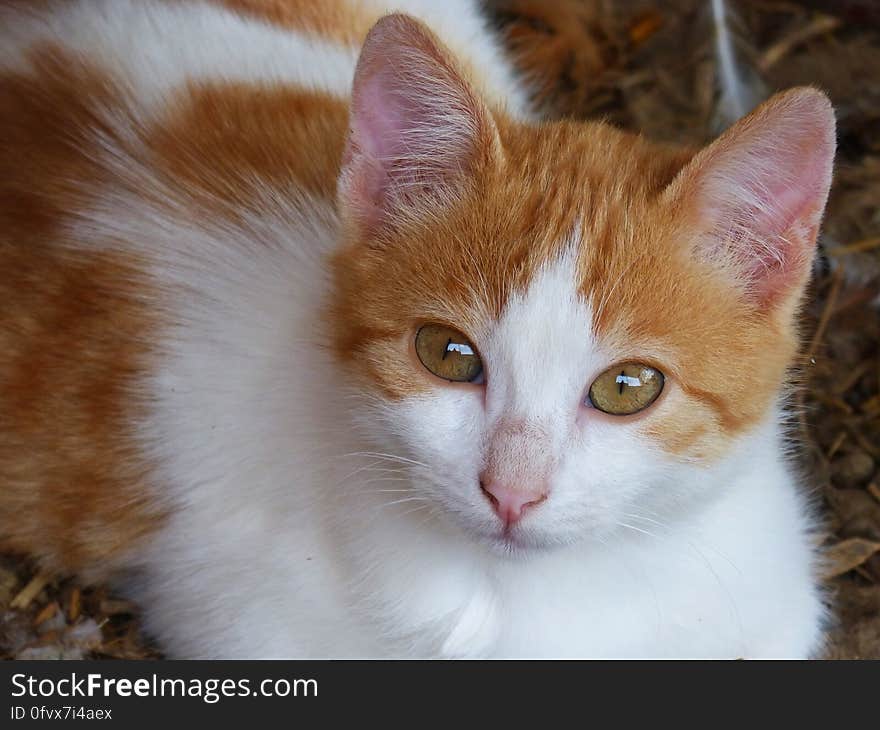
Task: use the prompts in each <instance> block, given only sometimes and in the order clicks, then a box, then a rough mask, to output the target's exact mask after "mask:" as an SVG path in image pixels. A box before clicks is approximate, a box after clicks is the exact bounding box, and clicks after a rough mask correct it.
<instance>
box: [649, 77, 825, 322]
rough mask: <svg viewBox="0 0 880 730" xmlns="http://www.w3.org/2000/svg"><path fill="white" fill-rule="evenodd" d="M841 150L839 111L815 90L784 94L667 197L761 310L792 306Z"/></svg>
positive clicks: (703, 247) (699, 161)
mask: <svg viewBox="0 0 880 730" xmlns="http://www.w3.org/2000/svg"><path fill="white" fill-rule="evenodd" d="M834 151H835V121H834V111H833V109H832V107H831V103H830V102H829V100H828V98H827V97H826V96H825V95H824V94H823V93H821V92H820V91H817V90H815V89H812V88H798V89H792V90H791V91H788V92H784V93H781V94H777V95H776V96H774V97H772V98H771V99H770V100H768V101H767V102H765V103H764V104H762V105H761V106H759V107H758V108H757V109H756V110H755V111H753V112H752V113H751V114H750V115H749V116H747V117H745V118H744V119H742V120H740V121H739V122H737V123H736V124H735V125H734V126H732V127H731V128H730V129H729V130H727V131H726V132H725V133H724V134H722V135H721V136H720V137H719V138H718V139H717V140H716V141H715V142H713V143H712V144H711V145H709V146H708V147H707V148H705V149H704V150H702V151H701V152H699V153H698V154H697V155H696V156H695V157H694V158H693V159H692V160H691V161H690V162H689V163H688V164H687V165H686V166H685V168H684V169H683V170H682V171H681V172H680V173H679V175H678V176H677V178H676V179H675V181H674V182H673V183H672V184H671V185H670V186H669V188H668V189H667V190H666V191H665V192H664V195H665V196H666V197H667V201H668V202H669V203H670V204H671V205H672V206H673V209H674V210H675V212H676V215H679V216H684V218H683V219H682V220H683V221H684V225H685V226H686V227H687V229H688V230H690V231H693V230H696V231H698V235H697V237H696V241H695V246H696V250H695V251H694V252H693V253H694V254H695V255H696V256H698V257H699V258H702V259H704V260H706V261H707V262H709V263H710V264H713V265H715V266H719V267H722V268H723V269H724V270H725V271H726V272H728V273H730V275H731V276H732V277H733V278H734V279H735V280H736V283H737V284H738V285H740V286H741V287H742V288H743V290H744V291H745V292H746V294H747V296H749V297H750V298H751V299H752V300H753V301H754V302H755V303H756V304H758V305H759V306H762V307H766V306H773V305H775V304H777V303H781V302H783V301H791V300H792V299H793V297H794V296H797V295H799V294H800V292H801V291H802V289H803V287H804V285H805V283H806V281H807V280H808V278H809V273H810V263H811V261H812V259H813V253H814V250H815V243H816V237H817V235H818V231H819V225H820V223H821V221H822V215H823V212H824V210H825V203H826V201H827V199H828V190H829V187H830V185H831V173H832V167H833V162H834Z"/></svg>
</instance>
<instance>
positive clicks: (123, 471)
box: [0, 0, 835, 658]
mask: <svg viewBox="0 0 880 730" xmlns="http://www.w3.org/2000/svg"><path fill="white" fill-rule="evenodd" d="M392 10H394V11H395V12H392V13H386V6H385V3H383V2H379V0H376V2H372V1H370V2H359V3H356V2H353V1H351V0H329V1H328V2H320V3H317V2H314V3H311V2H307V1H306V0H287V2H284V1H283V0H274V1H270V0H266V1H265V2H261V0H227V1H226V2H196V1H192V2H190V1H186V0H170V1H164V0H138V1H135V0H71V1H69V2H53V1H51V0H48V1H47V2H41V3H36V4H23V3H16V2H12V3H6V5H5V6H4V8H3V9H2V11H0V12H2V18H0V28H2V31H0V34H2V45H0V49H2V51H0V57H2V81H0V88H2V100H0V145H2V146H0V165H2V174H0V301H2V302H3V307H2V313H0V543H2V547H3V548H4V549H6V550H13V551H18V552H22V553H27V554H30V555H34V556H36V557H37V558H38V559H40V560H41V561H42V565H43V566H44V567H45V568H46V569H47V570H52V571H58V572H62V573H71V572H75V573H78V574H80V575H81V576H82V577H83V579H84V580H88V581H91V580H110V579H112V580H113V581H115V582H116V583H115V584H116V585H118V586H119V587H120V589H121V590H123V591H125V593H126V595H128V596H130V597H131V598H132V599H134V600H136V601H138V602H139V604H140V605H141V606H142V608H143V611H144V622H145V626H146V630H147V631H148V633H149V634H150V635H151V636H153V637H155V638H156V640H157V641H158V643H159V645H160V647H161V648H162V650H163V651H164V652H165V653H166V655H168V656H174V657H225V658H234V657H407V656H410V657H412V656H416V657H490V658H491V657H621V658H622V657H810V656H817V655H819V654H820V653H821V651H822V647H823V626H824V622H825V621H826V618H827V609H826V606H825V602H824V601H823V595H822V591H821V585H820V582H819V579H818V577H817V576H818V573H819V564H820V560H821V556H820V555H819V554H818V552H817V549H816V546H815V539H814V527H815V516H814V512H813V509H812V507H811V505H810V503H809V500H808V498H807V497H806V496H805V490H804V484H803V482H804V479H803V478H802V477H801V476H800V475H799V474H798V472H797V469H796V467H795V466H793V464H792V459H791V451H792V449H791V444H790V441H789V438H788V437H787V434H786V420H787V418H788V411H787V409H786V397H787V394H788V393H789V391H790V390H791V384H792V381H793V378H794V376H793V374H792V368H793V366H794V365H795V360H796V353H797V346H798V334H797V326H796V315H797V311H798V307H799V304H800V302H801V300H802V298H803V296H804V290H805V287H806V285H807V283H808V279H809V273H810V268H811V261H812V258H813V255H814V248H815V242H816V237H817V231H818V228H819V226H820V222H821V218H822V215H823V210H824V205H825V202H826V198H827V195H828V189H829V185H830V181H831V177H832V166H833V158H834V149H835V131H834V130H835V121H834V114H833V110H832V107H831V105H830V103H829V101H828V99H827V98H826V97H825V95H824V94H823V93H821V92H820V91H818V90H815V89H812V88H797V89H792V90H789V91H785V92H782V93H780V94H777V95H776V96H774V97H772V98H771V99H770V100H769V101H767V102H765V103H764V104H762V105H761V106H760V107H759V108H757V109H756V110H755V111H753V112H752V113H751V114H750V115H748V116H747V117H746V118H744V119H743V120H741V121H740V122H738V123H736V124H735V125H733V126H732V127H731V128H729V129H728V130H727V131H726V132H724V133H723V134H721V136H720V137H719V138H718V139H717V140H715V141H714V142H712V143H711V144H709V145H708V146H707V147H705V148H704V149H702V150H692V149H679V148H674V147H670V146H662V145H658V144H654V143H652V142H650V141H648V140H646V139H644V138H642V137H639V136H636V135H633V134H630V133H626V132H623V131H620V130H618V129H615V128H613V127H611V126H609V125H607V124H604V123H601V122H581V121H571V120H562V121H553V122H549V121H541V120H540V119H538V118H536V117H535V116H534V115H533V114H532V113H531V112H530V110H529V108H528V104H527V102H526V99H527V98H528V96H529V95H528V92H527V89H525V87H524V85H523V83H521V82H520V81H518V80H517V78H516V75H515V74H514V73H513V72H512V71H511V70H510V67H509V66H508V65H507V62H506V60H505V58H504V55H503V53H502V51H501V49H500V47H499V45H498V44H497V40H496V39H495V38H494V36H493V35H492V34H491V33H490V32H489V31H487V30H486V29H485V28H484V24H483V21H482V19H481V14H480V8H479V7H478V6H477V5H476V4H475V3H473V2H469V1H468V0H447V2H445V3H433V2H429V1H428V0H399V1H398V2H396V3H394V7H393V8H392Z"/></svg>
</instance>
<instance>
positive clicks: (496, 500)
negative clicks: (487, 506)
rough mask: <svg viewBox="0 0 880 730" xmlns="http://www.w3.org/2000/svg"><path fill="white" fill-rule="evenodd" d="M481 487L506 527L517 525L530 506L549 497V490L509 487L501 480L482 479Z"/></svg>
mask: <svg viewBox="0 0 880 730" xmlns="http://www.w3.org/2000/svg"><path fill="white" fill-rule="evenodd" d="M480 488H481V489H482V490H483V493H484V494H485V495H486V497H488V499H489V502H490V503H491V505H492V508H493V509H494V510H495V514H497V515H498V517H500V518H501V521H502V522H503V523H504V525H505V527H510V526H511V525H515V524H516V523H517V522H519V521H520V519H522V516H523V514H525V512H526V510H528V509H529V508H530V507H534V506H536V505H538V504H540V503H541V502H543V501H544V500H545V499H547V490H546V489H543V488H537V489H521V488H513V487H508V486H506V485H504V484H501V483H500V482H493V481H482V480H481V481H480Z"/></svg>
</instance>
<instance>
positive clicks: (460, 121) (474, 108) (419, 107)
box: [338, 14, 500, 233]
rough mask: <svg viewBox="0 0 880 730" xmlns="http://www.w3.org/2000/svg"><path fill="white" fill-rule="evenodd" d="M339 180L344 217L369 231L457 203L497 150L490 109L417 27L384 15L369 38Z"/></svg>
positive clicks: (403, 17) (407, 20)
mask: <svg viewBox="0 0 880 730" xmlns="http://www.w3.org/2000/svg"><path fill="white" fill-rule="evenodd" d="M349 127H350V130H349V137H348V142H347V145H346V149H345V153H344V156H343V161H342V170H341V173H340V178H339V189H338V194H339V202H340V206H341V208H342V211H343V215H344V216H345V217H346V218H347V220H348V221H349V222H350V223H353V224H354V225H355V226H357V228H358V229H359V230H360V231H362V232H367V233H369V232H376V231H377V229H380V228H381V227H383V226H387V225H394V224H395V223H396V222H400V221H402V220H406V219H407V218H412V217H418V216H419V215H420V214H422V213H428V214H436V211H437V208H438V207H441V206H444V205H448V204H450V203H452V202H454V201H455V200H456V199H457V197H459V196H461V195H462V194H463V193H464V191H465V190H466V189H467V184H468V181H469V179H470V178H471V176H472V175H473V174H474V172H475V171H476V170H477V169H478V167H479V166H480V165H481V164H485V163H486V162H487V161H488V160H489V159H490V158H491V157H492V156H493V155H496V154H498V153H499V150H500V143H499V141H498V133H497V130H496V128H495V123H494V121H493V120H492V116H491V114H490V113H489V111H488V109H487V108H486V107H485V105H484V104H483V102H482V101H481V100H480V99H479V97H478V96H477V95H476V93H475V92H474V91H473V89H472V88H471V87H470V85H469V84H468V82H467V81H466V80H465V79H464V77H463V76H462V74H461V72H460V71H459V69H458V68H457V67H456V64H455V61H454V60H453V59H452V57H451V56H450V54H449V53H448V52H447V51H446V50H445V49H444V48H443V46H442V45H441V43H440V42H439V41H438V40H437V38H436V37H435V36H434V35H433V34H432V33H431V31H429V30H428V29H427V28H426V27H425V26H424V25H422V24H421V23H420V22H418V21H417V20H414V19H413V18H411V17H409V16H406V15H400V14H395V15H388V16H386V17H384V18H382V19H381V20H380V21H379V22H378V23H376V25H375V26H373V29H372V30H371V31H370V32H369V34H368V35H367V38H366V41H365V42H364V46H363V49H362V51H361V55H360V59H359V61H358V64H357V69H356V71H355V76H354V86H353V88H352V101H351V112H350V120H349Z"/></svg>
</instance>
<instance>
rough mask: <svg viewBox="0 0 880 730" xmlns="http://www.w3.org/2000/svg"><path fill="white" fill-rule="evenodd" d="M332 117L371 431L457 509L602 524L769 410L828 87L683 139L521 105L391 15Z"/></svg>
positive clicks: (493, 534) (822, 146) (513, 523)
mask: <svg viewBox="0 0 880 730" xmlns="http://www.w3.org/2000/svg"><path fill="white" fill-rule="evenodd" d="M350 128H351V131H350V137H349V140H348V145H347V150H346V153H345V158H344V161H343V169H342V173H341V177H340V182H339V204H340V210H341V213H342V216H343V220H344V224H345V228H346V242H345V245H344V246H343V247H342V249H341V250H340V252H339V253H338V254H337V255H336V257H335V259H334V273H335V283H336V293H335V302H334V309H333V311H334V317H335V318H334V326H335V329H336V332H337V340H336V349H337V353H338V355H339V357H340V358H341V359H342V360H343V361H344V362H345V364H346V366H347V367H348V368H349V370H350V372H351V373H353V374H354V377H355V378H356V380H357V382H358V384H359V387H361V388H362V389H363V390H364V391H365V392H366V393H367V397H366V398H365V405H364V406H363V411H361V412H360V413H359V418H360V421H361V423H362V424H363V425H364V427H365V430H366V431H368V432H369V433H370V434H371V435H372V436H373V437H374V438H375V441H376V443H377V444H381V445H383V448H384V450H385V451H388V450H392V451H393V453H394V454H396V455H397V456H400V457H402V458H403V459H406V460H410V462H411V470H410V474H411V476H412V479H411V481H410V487H409V488H410V489H412V490H413V491H415V492H417V493H418V494H419V495H420V496H423V497H425V498H426V499H428V500H430V501H431V502H432V503H433V504H435V505H437V506H439V507H441V508H442V510H443V511H444V512H445V513H447V514H448V515H449V517H450V518H451V519H452V520H453V521H454V522H456V523H457V524H459V525H460V526H462V527H463V528H464V529H465V530H466V531H468V532H469V533H471V534H473V535H476V536H478V537H482V538H484V539H486V540H487V541H489V542H490V543H493V544H497V545H499V546H522V547H526V546H545V545H552V544H558V543H565V542H569V541H571V540H574V539H577V538H578V537H582V536H585V535H591V536H602V535H605V534H608V533H609V532H610V531H612V530H614V529H616V528H617V526H618V525H619V524H620V523H622V522H626V521H627V515H628V514H631V513H633V512H643V510H646V509H647V507H645V505H654V506H657V505H659V504H661V503H662V502H663V500H674V499H680V498H681V497H682V495H681V494H677V493H676V481H677V480H679V479H680V478H681V475H682V473H683V471H682V470H686V472H687V473H688V474H690V475H691V476H694V475H699V474H701V473H706V470H707V469H709V468H710V467H711V466H712V464H714V463H716V462H717V461H718V460H719V459H722V458H723V457H724V456H725V455H726V454H727V453H728V452H729V451H730V449H731V447H732V445H733V444H735V443H738V442H739V441H741V439H742V438H743V437H745V436H747V435H749V434H750V433H753V432H754V431H755V429H757V428H759V427H760V426H761V424H763V423H766V422H767V420H768V419H769V418H772V417H773V413H774V410H775V408H776V403H777V401H778V397H779V394H780V392H781V390H782V388H783V385H784V383H785V381H786V373H787V371H788V368H789V367H790V365H791V363H792V359H793V357H794V354H795V351H796V346H797V337H796V327H795V317H796V310H797V306H798V303H799V300H800V299H801V297H802V294H803V291H804V288H805V286H806V284H807V281H808V278H809V272H810V265H811V261H812V258H813V253H814V248H815V241H816V236H817V231H818V228H819V224H820V220H821V217H822V213H823V209H824V205H825V201H826V197H827V194H828V188H829V185H830V181H831V171H832V161H833V156H834V146H835V142H834V116H833V113H832V109H831V106H830V104H829V102H828V100H827V99H826V97H825V96H824V95H823V94H821V93H820V92H818V91H815V90H812V89H795V90H792V91H789V92H786V93H783V94H780V95H777V96H775V97H774V98H772V99H771V100H770V101H768V102H767V103H765V104H764V105H762V106H761V107H760V108H759V109H757V110H756V111H755V112H754V113H752V114H751V115H749V116H748V117H747V118H745V119H744V120H742V121H740V122H739V123H738V124H736V125H735V126H734V127H733V128H731V129H730V130H728V131H727V132H726V133H724V134H723V135H722V136H721V137H720V138H719V139H718V140H716V141H715V142H714V143H712V144H711V145H709V146H708V147H707V148H705V149H703V150H702V151H699V152H697V153H694V152H692V151H691V152H687V151H681V150H671V149H667V148H662V147H659V146H657V145H653V144H650V143H648V142H646V141H644V140H642V139H640V138H637V137H635V136H632V135H628V134H624V133H622V132H619V131H617V130H614V129H612V128H610V127H608V126H606V125H602V124H586V123H575V122H558V123H546V124H537V125H536V124H527V123H522V122H518V121H515V120H513V119H511V118H509V117H508V116H507V115H505V114H504V113H502V112H498V111H493V110H490V109H489V108H488V107H487V106H486V105H485V104H484V103H483V101H481V99H480V97H479V95H478V94H477V93H476V91H475V90H474V88H473V87H472V86H471V85H470V84H469V82H468V81H467V77H466V74H465V73H464V72H463V71H462V70H461V69H460V68H459V67H458V66H457V64H456V62H455V61H454V60H453V58H452V57H451V55H450V54H449V53H448V51H446V50H445V49H444V48H443V47H442V45H441V44H440V43H439V41H438V40H437V39H436V38H435V37H434V36H433V35H432V34H431V33H430V32H429V31H427V30H426V29H425V28H424V27H423V26H421V25H420V24H418V23H417V22H416V21H413V20H411V19H409V18H407V17H405V16H400V15H396V16H389V17H387V18H385V19H383V20H382V21H380V23H379V24H378V25H377V26H376V27H375V28H374V29H373V31H372V32H371V33H370V35H369V37H368V38H367V41H366V44H365V47H364V50H363V52H362V55H361V59H360V62H359V65H358V69H357V73H356V77H355V84H354V92H353V102H352V111H351V123H350ZM691 481H693V482H696V483H700V479H699V478H696V479H692V480H691ZM702 481H703V482H705V484H704V487H702V488H704V489H705V490H706V491H710V490H716V489H720V488H723V485H717V484H713V483H710V482H709V480H707V479H704V480H702ZM643 513H644V514H650V512H643Z"/></svg>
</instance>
